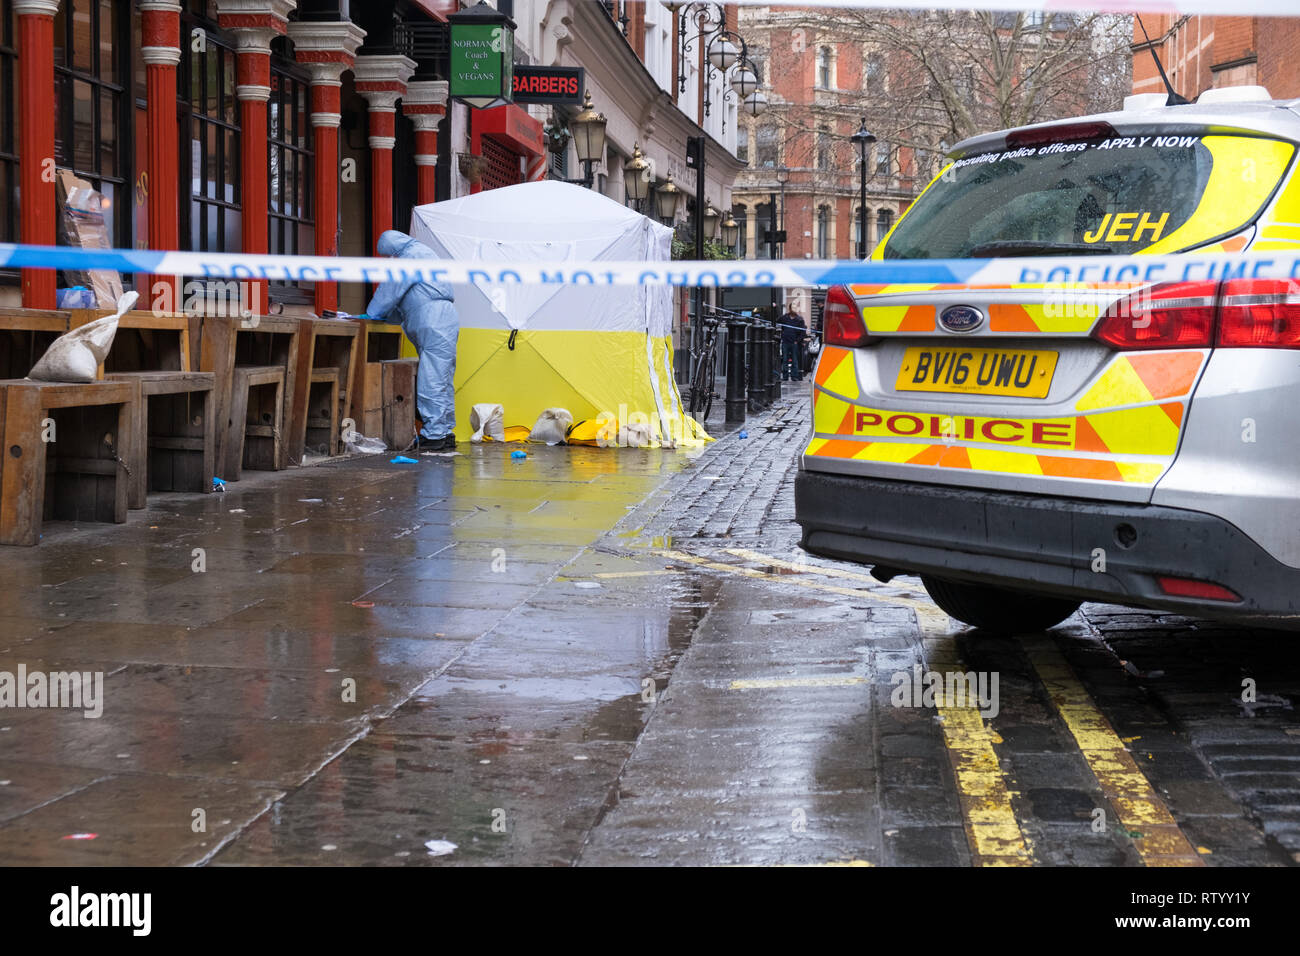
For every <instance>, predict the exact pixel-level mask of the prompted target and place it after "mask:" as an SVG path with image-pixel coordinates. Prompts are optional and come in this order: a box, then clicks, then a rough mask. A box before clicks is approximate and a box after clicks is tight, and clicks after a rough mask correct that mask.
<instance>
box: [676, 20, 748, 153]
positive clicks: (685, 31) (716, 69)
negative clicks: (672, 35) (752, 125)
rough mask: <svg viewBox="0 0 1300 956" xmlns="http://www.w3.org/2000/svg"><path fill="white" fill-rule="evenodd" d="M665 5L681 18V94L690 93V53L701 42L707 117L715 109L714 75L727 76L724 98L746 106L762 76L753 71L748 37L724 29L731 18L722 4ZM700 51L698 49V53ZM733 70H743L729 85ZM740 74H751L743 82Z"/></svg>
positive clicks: (725, 125) (679, 86) (679, 83)
mask: <svg viewBox="0 0 1300 956" xmlns="http://www.w3.org/2000/svg"><path fill="white" fill-rule="evenodd" d="M664 5H665V6H667V7H668V10H669V12H670V13H672V14H673V15H674V16H678V19H679V23H678V28H677V36H678V50H677V63H678V67H677V92H678V93H679V94H682V93H685V92H686V66H685V65H686V62H687V59H686V54H687V53H688V52H693V50H692V46H693V45H694V44H696V43H698V44H699V45H700V46H702V47H703V49H704V63H703V64H702V67H701V70H702V72H703V73H704V77H703V80H704V115H705V116H708V115H709V114H710V111H711V107H712V106H713V93H712V86H713V84H712V79H713V74H714V73H721V74H722V75H723V90H722V99H724V100H727V99H730V98H731V97H732V96H733V95H734V96H736V97H738V98H739V99H740V100H741V102H742V103H743V102H744V99H745V97H746V96H748V95H749V93H750V91H751V90H753V88H754V87H756V86H757V85H758V75H757V73H755V72H754V71H753V70H752V69H751V68H750V64H749V45H748V44H747V43H745V39H744V37H742V36H741V35H740V34H739V33H736V32H735V31H734V30H727V29H724V27H725V24H726V22H727V17H726V11H725V10H724V9H723V6H722V4H720V3H708V2H703V0H694V2H690V3H684V2H677V0H667V2H665V4H664ZM692 22H694V25H695V35H694V36H691V35H690V24H691V23H692ZM699 48H700V47H699V46H696V47H695V50H698V49H699ZM732 67H738V68H739V69H738V71H737V74H738V75H737V76H736V77H733V78H732V80H731V81H730V83H727V81H726V75H727V73H728V72H729V71H730V70H731V68H732ZM740 73H748V78H746V79H741V78H740V76H739V74H740ZM751 83H752V86H751V85H750V84H751ZM755 115H757V114H755ZM726 128H727V123H726V121H725V120H723V123H722V129H723V130H724V131H725V130H726Z"/></svg>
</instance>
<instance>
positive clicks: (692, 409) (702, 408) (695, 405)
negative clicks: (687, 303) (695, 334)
mask: <svg viewBox="0 0 1300 956" xmlns="http://www.w3.org/2000/svg"><path fill="white" fill-rule="evenodd" d="M711 311H713V310H712V309H708V308H707V307H706V311H705V312H704V314H702V315H701V316H700V324H701V325H702V326H703V328H704V341H703V342H701V343H700V348H699V349H698V350H696V349H692V350H691V380H690V385H689V386H688V387H687V393H686V395H687V399H686V408H687V411H688V412H689V414H690V416H691V417H692V418H694V419H696V420H697V421H700V422H703V421H704V420H705V419H707V418H708V417H709V412H710V411H711V410H712V409H713V389H714V383H715V378H716V375H717V352H718V326H719V325H720V324H721V320H720V319H717V318H715V317H713V316H712V315H710V314H708V313H709V312H711Z"/></svg>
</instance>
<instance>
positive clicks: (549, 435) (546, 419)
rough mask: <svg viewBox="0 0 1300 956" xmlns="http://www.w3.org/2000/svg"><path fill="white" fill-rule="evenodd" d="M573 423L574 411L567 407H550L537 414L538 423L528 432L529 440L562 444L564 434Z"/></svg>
mask: <svg viewBox="0 0 1300 956" xmlns="http://www.w3.org/2000/svg"><path fill="white" fill-rule="evenodd" d="M572 424H573V413H572V412H570V411H569V410H568V409H567V408H548V409H547V410H546V411H544V412H542V414H540V415H538V416H537V424H535V425H533V430H532V431H530V432H529V433H528V440H529V441H544V442H546V444H548V445H562V444H563V443H564V436H565V435H567V434H568V433H569V426H570V425H572Z"/></svg>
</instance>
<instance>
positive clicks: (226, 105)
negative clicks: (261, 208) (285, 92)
mask: <svg viewBox="0 0 1300 956" xmlns="http://www.w3.org/2000/svg"><path fill="white" fill-rule="evenodd" d="M204 7H205V4H203V3H202V2H198V0H192V2H191V3H189V4H188V6H187V8H186V13H185V14H184V15H183V16H182V19H181V35H182V37H188V36H191V35H192V34H193V31H194V30H203V31H204V33H205V34H206V37H205V42H204V43H203V44H201V46H202V47H203V49H200V50H196V49H195V46H196V44H193V43H189V44H182V47H183V48H182V55H181V62H180V67H179V69H178V70H177V82H178V85H179V97H180V101H181V102H180V123H181V177H180V180H181V183H180V192H181V195H180V234H181V247H182V248H184V249H188V250H191V251H193V252H238V251H239V250H240V248H241V246H242V231H241V225H242V223H241V219H240V168H239V136H240V130H239V100H238V99H237V97H236V96H235V50H234V46H233V44H231V43H230V42H229V41H228V40H227V39H226V38H225V37H223V36H222V35H221V34H220V32H219V30H218V28H217V25H216V24H215V23H214V22H212V21H211V20H208V19H207V18H206V17H204V16H200V15H197V14H196V11H197V12H202V10H201V8H204Z"/></svg>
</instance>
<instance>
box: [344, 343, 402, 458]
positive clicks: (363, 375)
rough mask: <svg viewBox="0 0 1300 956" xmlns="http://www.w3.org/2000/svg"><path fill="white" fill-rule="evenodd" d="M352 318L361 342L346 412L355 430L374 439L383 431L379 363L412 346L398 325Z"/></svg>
mask: <svg viewBox="0 0 1300 956" xmlns="http://www.w3.org/2000/svg"><path fill="white" fill-rule="evenodd" d="M353 321H354V322H355V323H356V324H357V325H359V326H360V327H361V342H360V346H359V348H358V352H359V360H358V362H357V366H356V370H355V373H354V376H353V380H352V389H351V397H350V406H351V410H350V412H349V414H350V415H351V416H352V420H353V421H354V422H356V426H357V431H359V432H361V434H363V435H366V436H367V437H370V438H378V437H380V436H382V435H383V431H384V408H385V395H384V366H383V363H384V362H387V361H394V360H397V359H400V358H403V357H404V355H403V353H411V352H413V351H414V348H413V347H411V346H410V342H409V341H408V340H407V338H406V335H405V334H404V333H403V332H402V327H401V326H400V325H396V324H394V323H392V322H378V321H376V320H374V319H354V320H353ZM403 447H404V446H403Z"/></svg>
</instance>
